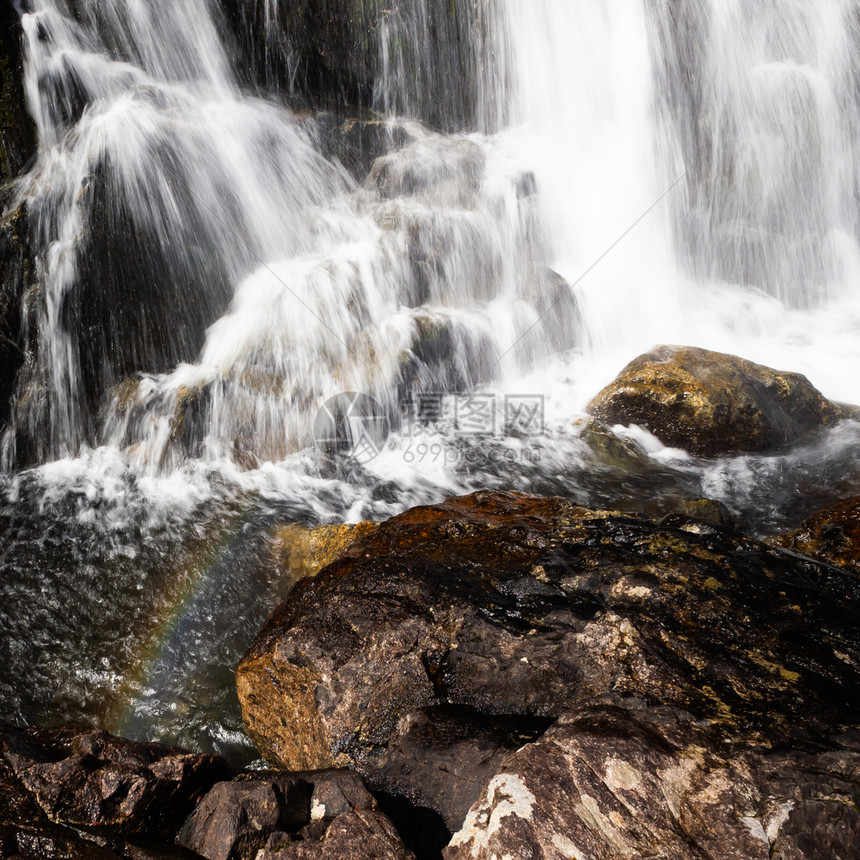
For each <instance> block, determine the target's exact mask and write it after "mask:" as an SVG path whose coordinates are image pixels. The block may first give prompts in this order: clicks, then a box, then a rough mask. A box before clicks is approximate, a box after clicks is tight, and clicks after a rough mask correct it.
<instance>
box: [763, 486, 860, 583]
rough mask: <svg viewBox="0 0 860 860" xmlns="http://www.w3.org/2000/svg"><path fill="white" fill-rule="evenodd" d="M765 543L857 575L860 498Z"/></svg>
mask: <svg viewBox="0 0 860 860" xmlns="http://www.w3.org/2000/svg"><path fill="white" fill-rule="evenodd" d="M768 543H771V544H773V545H774V546H780V547H785V548H786V549H791V550H794V551H795V552H802V553H803V554H804V555H809V556H812V557H813V558H819V559H821V560H822V561H828V562H830V563H831V564H835V565H838V566H839V567H843V568H845V569H846V570H851V571H853V572H854V573H855V574H857V573H860V498H857V497H855V498H851V499H846V500H845V501H842V502H838V503H837V504H835V505H832V506H831V507H828V508H824V509H823V510H820V511H818V512H817V513H815V514H813V515H812V516H811V517H809V518H808V519H807V520H805V521H804V522H803V523H801V525H800V526H798V527H797V528H796V529H795V530H794V531H792V532H789V533H788V534H784V535H778V536H777V537H775V538H772V539H771V540H769V541H768Z"/></svg>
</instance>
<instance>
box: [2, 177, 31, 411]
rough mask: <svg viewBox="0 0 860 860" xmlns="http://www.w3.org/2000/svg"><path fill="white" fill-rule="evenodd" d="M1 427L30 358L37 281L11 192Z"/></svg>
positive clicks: (5, 243) (6, 214)
mask: <svg viewBox="0 0 860 860" xmlns="http://www.w3.org/2000/svg"><path fill="white" fill-rule="evenodd" d="M0 210H4V211H3V215H2V216H0V427H2V426H3V425H5V424H6V423H7V422H8V420H9V416H10V412H11V405H12V404H11V400H12V395H13V392H14V391H15V384H16V381H17V378H18V372H19V370H20V369H21V366H22V365H23V364H24V360H25V355H26V341H25V333H24V331H23V330H22V322H23V319H22V310H23V303H24V301H25V295H26V294H27V292H28V290H32V288H33V285H34V283H35V280H36V275H35V267H34V262H33V257H32V254H31V252H30V245H29V237H28V232H27V230H28V228H27V210H26V206H25V205H24V204H23V203H17V204H16V203H15V202H14V200H13V195H12V192H11V189H6V190H5V191H4V192H2V193H0Z"/></svg>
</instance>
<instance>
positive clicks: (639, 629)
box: [237, 493, 860, 856]
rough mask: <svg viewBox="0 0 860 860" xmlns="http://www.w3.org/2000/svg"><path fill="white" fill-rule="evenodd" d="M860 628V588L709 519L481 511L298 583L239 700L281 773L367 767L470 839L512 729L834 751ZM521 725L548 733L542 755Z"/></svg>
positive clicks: (550, 506)
mask: <svg viewBox="0 0 860 860" xmlns="http://www.w3.org/2000/svg"><path fill="white" fill-rule="evenodd" d="M858 613H860V584H858V583H857V581H856V579H855V578H854V577H853V576H851V575H850V574H848V573H844V572H842V571H839V570H837V569H835V568H834V567H832V566H829V565H825V564H820V563H816V562H814V561H813V560H811V559H805V558H803V557H800V556H797V555H792V554H786V553H783V552H780V551H775V550H773V549H770V548H769V547H766V546H765V545H763V544H761V543H758V542H757V541H753V540H750V539H747V538H744V537H742V536H739V535H737V534H736V533H734V532H732V531H731V530H730V529H729V528H727V527H726V526H724V525H720V524H719V523H715V522H711V521H709V520H708V519H701V518H697V517H695V516H691V515H689V514H684V513H678V514H675V515H673V516H672V517H670V518H667V519H666V520H664V521H663V522H662V523H660V524H658V523H655V522H652V521H649V520H646V519H642V518H635V517H625V516H621V515H618V514H613V513H610V512H599V511H590V510H587V509H585V508H581V507H577V506H575V505H572V504H570V503H567V502H564V501H563V500H560V499H539V498H535V497H528V496H523V495H520V494H514V493H499V494H490V493H477V494H474V495H473V496H469V497H465V498H462V499H453V500H449V501H448V502H446V503H444V504H442V505H438V506H433V507H427V508H416V509H413V510H411V511H408V512H406V513H405V514H402V515H400V516H398V517H394V518H393V519H391V520H389V521H387V522H386V523H384V524H382V525H381V526H379V528H378V529H377V530H376V531H375V532H373V533H372V534H369V535H366V536H364V537H362V538H360V539H358V540H357V541H356V542H355V543H354V544H353V545H352V546H351V547H350V551H349V555H348V557H346V558H344V559H342V560H340V561H337V562H335V563H334V564H332V565H330V566H329V567H328V568H326V569H325V570H323V571H322V572H321V573H320V574H319V575H318V576H317V577H316V578H315V579H313V580H307V581H303V582H301V583H299V585H298V586H297V587H296V589H295V590H294V592H293V593H292V594H291V595H290V597H289V599H288V600H287V601H286V603H285V604H283V605H282V606H281V607H280V608H279V609H278V610H277V611H276V612H275V613H274V615H273V616H272V617H271V618H270V619H269V621H268V622H267V624H266V626H265V627H264V629H263V630H262V631H261V633H260V634H259V636H258V638H257V640H256V642H255V643H254V645H253V646H252V648H251V650H250V652H249V653H248V654H247V655H246V657H245V658H244V660H243V661H242V663H241V664H240V667H239V670H238V674H237V680H238V688H239V695H240V699H241V701H242V705H243V712H244V717H245V721H246V727H247V729H248V732H249V734H250V735H251V737H252V738H253V739H254V741H255V742H256V744H257V745H258V747H259V749H260V750H261V751H262V752H263V754H264V755H265V756H266V758H267V759H268V760H269V761H271V762H272V763H275V764H277V765H279V766H283V767H287V768H291V769H300V768H306V767H328V766H332V765H334V764H336V765H338V766H341V765H348V766H351V767H354V768H356V769H357V770H358V771H359V772H361V773H363V774H364V775H365V776H366V778H367V779H368V780H369V783H370V784H371V786H375V787H384V788H385V790H386V791H391V792H392V793H397V794H402V795H404V796H406V797H409V798H410V799H411V800H412V801H413V802H414V803H416V805H419V806H430V807H431V808H433V809H435V810H436V811H437V812H439V813H440V814H441V815H442V816H443V818H444V820H445V822H446V824H447V826H448V827H449V829H451V830H456V828H457V826H458V824H457V818H458V817H459V816H460V815H462V810H463V809H465V808H466V805H467V803H468V802H470V799H474V800H477V799H478V792H479V787H478V785H477V783H478V782H481V781H482V780H484V779H486V777H487V775H488V774H489V773H490V772H491V771H493V770H494V769H495V768H496V767H497V766H498V764H499V763H500V762H501V761H502V760H503V759H504V757H505V756H506V755H509V754H510V753H509V748H510V744H508V745H507V748H506V743H505V742H504V739H502V738H501V737H500V736H499V732H498V729H499V726H500V725H501V723H503V722H504V721H507V725H508V726H509V728H510V727H513V730H512V731H511V737H512V738H513V737H516V738H518V740H517V742H516V743H515V744H513V745H514V746H521V745H522V744H523V743H526V744H527V743H528V742H529V741H532V740H535V739H536V738H539V737H540V735H541V733H542V731H543V729H544V728H545V727H546V725H549V724H550V723H551V722H553V721H555V720H563V719H566V715H569V714H571V713H573V712H575V711H577V709H579V708H582V707H584V706H585V705H586V703H588V702H590V701H592V700H594V699H595V697H601V696H605V695H611V696H616V697H618V696H636V697H638V698H639V699H641V700H642V701H644V702H646V703H648V704H650V705H656V704H660V705H663V706H668V707H670V708H674V709H676V710H678V711H680V710H683V711H684V712H687V713H690V714H692V715H693V718H694V719H696V720H704V721H706V722H707V724H708V725H710V726H712V727H713V731H714V732H715V734H714V737H723V738H725V737H732V738H734V737H738V738H743V737H752V736H754V737H756V738H760V739H761V743H762V744H763V745H765V746H767V745H774V746H776V745H779V744H784V745H788V746H790V747H792V748H794V747H795V745H798V744H822V743H827V741H826V738H827V737H828V736H829V734H830V733H832V732H833V731H835V730H837V729H838V728H839V727H840V726H842V725H850V724H852V723H853V721H855V720H856V716H857V713H858V705H860V693H858V690H860V685H858V681H860V671H858V667H860V653H858V646H860V643H858V642H857V637H856V626H857V622H858V619H860V614H858ZM525 718H529V719H532V720H545V721H546V722H545V724H544V726H540V725H536V724H534V723H533V724H532V729H531V730H532V734H531V735H530V736H529V735H528V733H527V732H526V731H525V728H526V722H525ZM518 720H520V721H522V722H519V723H518V722H517V721H518ZM500 721H501V722H500ZM518 732H519V733H520V734H519V735H518V734H517V733H518ZM741 746H743V743H742V742H741ZM527 748H528V747H527ZM524 754H525V753H524ZM455 760H457V761H459V762H460V763H461V764H462V765H463V770H462V771H460V772H458V768H457V767H456V766H454V767H452V766H451V763H452V762H453V761H455ZM469 768H471V769H473V771H474V775H475V781H474V782H473V783H471V784H470V783H468V780H467V779H464V775H465V774H464V772H463V771H465V770H467V769H469ZM487 856H490V855H487ZM529 856H531V855H529ZM547 856H550V855H547ZM552 856H554V855H552ZM606 856H609V855H606ZM655 856H660V855H655ZM666 856H670V855H666ZM693 856H695V855H693ZM727 856H734V855H727Z"/></svg>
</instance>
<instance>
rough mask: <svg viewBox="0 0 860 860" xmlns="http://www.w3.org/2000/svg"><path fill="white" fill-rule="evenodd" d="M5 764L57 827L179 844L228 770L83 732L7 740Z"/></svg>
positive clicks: (202, 758) (208, 759)
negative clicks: (179, 833) (190, 818)
mask: <svg viewBox="0 0 860 860" xmlns="http://www.w3.org/2000/svg"><path fill="white" fill-rule="evenodd" d="M2 750H3V758H4V760H5V761H6V763H7V764H8V765H9V767H10V768H11V769H12V771H13V772H14V774H15V776H16V778H17V779H18V780H19V782H20V783H21V785H22V786H23V787H24V788H25V789H26V790H27V791H28V792H29V793H30V795H31V796H32V797H33V798H34V800H35V801H36V802H37V803H38V804H39V806H40V807H41V808H42V809H43V810H44V812H45V813H46V814H47V815H48V817H49V818H51V819H52V820H53V821H58V822H62V823H64V824H69V825H73V826H94V825H95V826H100V827H107V828H110V829H111V830H114V831H116V832H117V833H123V834H134V835H139V836H146V837H149V838H153V839H169V838H172V836H173V834H175V832H176V830H177V829H178V828H179V826H180V825H181V824H182V822H183V821H184V819H185V817H186V816H187V815H188V814H189V812H190V811H191V810H192V809H193V808H194V805H195V803H196V802H197V801H198V800H199V798H200V797H201V796H202V795H203V794H204V793H205V792H206V791H207V790H208V789H209V787H210V786H211V785H212V784H213V783H214V782H215V781H216V780H218V779H219V778H224V777H225V776H226V775H227V766H226V764H225V763H224V762H223V760H222V759H220V758H219V757H218V756H206V755H195V754H192V753H184V752H181V751H179V750H174V749H171V748H169V747H165V746H162V745H160V744H141V743H135V742H132V741H125V740H121V739H119V738H114V737H112V736H110V735H108V734H107V733H106V732H101V731H91V730H87V729H81V728H77V727H70V728H67V729H56V730H39V729H31V730H29V731H27V732H26V733H14V734H4V735H3V736H2Z"/></svg>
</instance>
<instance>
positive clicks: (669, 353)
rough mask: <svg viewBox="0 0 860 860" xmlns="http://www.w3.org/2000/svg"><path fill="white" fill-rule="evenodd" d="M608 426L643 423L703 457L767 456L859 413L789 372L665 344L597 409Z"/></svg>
mask: <svg viewBox="0 0 860 860" xmlns="http://www.w3.org/2000/svg"><path fill="white" fill-rule="evenodd" d="M588 412H589V413H590V414H591V415H593V416H594V417H596V418H598V419H600V420H601V421H603V422H605V423H606V424H609V425H613V424H625V425H629V424H637V425H639V426H640V427H644V428H645V429H646V430H649V431H650V432H651V433H653V434H654V435H655V436H656V437H657V438H658V439H659V440H660V441H661V442H663V444H665V445H668V446H670V447H676V448H683V449H684V450H686V451H689V452H690V453H692V454H696V455H698V456H701V457H718V456H720V455H723V454H733V453H742V452H750V453H766V452H769V451H775V450H777V449H779V448H782V447H784V446H786V445H791V444H793V443H795V442H798V441H800V440H803V439H804V438H806V437H808V436H809V435H810V434H812V433H814V432H815V431H816V430H821V429H823V428H825V427H830V426H832V425H834V424H835V423H836V422H838V421H840V420H842V419H844V418H848V417H851V416H852V415H854V414H855V413H856V410H855V409H853V408H851V407H846V406H843V405H841V404H838V403H833V402H832V401H830V400H827V399H826V398H825V397H824V396H823V395H822V394H821V393H820V392H819V391H818V390H817V389H816V388H815V387H814V386H813V385H812V384H811V383H810V382H809V380H808V379H807V378H806V377H805V376H802V375H801V374H799V373H786V372H783V371H778V370H773V369H772V368H769V367H765V366H763V365H760V364H754V363H753V362H751V361H747V360H746V359H743V358H738V357H737V356H734V355H725V354H723V353H719V352H711V351H710V350H706V349H698V348H695V347H688V346H659V347H656V348H655V349H653V350H652V351H651V352H648V353H645V354H644V355H640V356H639V357H638V358H636V359H634V360H633V361H631V362H630V364H628V365H627V366H626V367H625V368H624V369H623V370H622V371H621V373H620V374H619V375H618V376H617V377H616V379H615V380H614V381H613V382H611V383H610V384H609V385H608V386H607V387H606V388H604V389H603V391H601V392H600V393H599V394H598V395H597V396H596V397H595V398H594V399H593V400H592V401H591V403H590V404H589V406H588Z"/></svg>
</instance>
